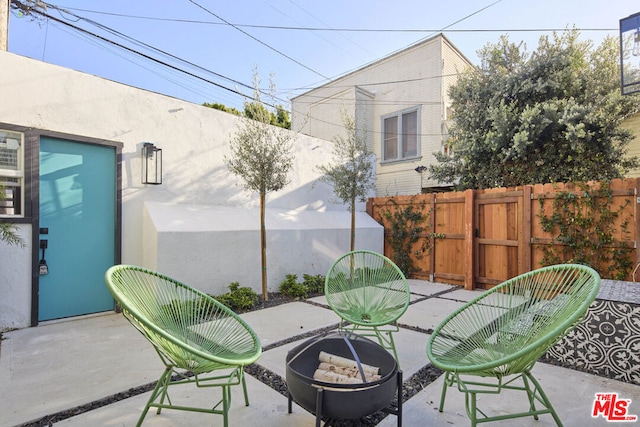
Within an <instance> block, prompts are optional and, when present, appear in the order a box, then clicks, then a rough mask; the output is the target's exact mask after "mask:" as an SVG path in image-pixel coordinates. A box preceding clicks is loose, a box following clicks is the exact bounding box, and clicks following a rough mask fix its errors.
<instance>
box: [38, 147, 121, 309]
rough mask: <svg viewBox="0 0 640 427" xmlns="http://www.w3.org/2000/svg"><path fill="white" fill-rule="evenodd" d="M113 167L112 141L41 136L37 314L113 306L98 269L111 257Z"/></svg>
mask: <svg viewBox="0 0 640 427" xmlns="http://www.w3.org/2000/svg"><path fill="white" fill-rule="evenodd" d="M115 171H116V149H115V148H114V147H108V146H99V145H93V144H82V143H77V142H72V141H66V140H62V139H54V138H46V137H42V138H41V140H40V241H41V243H42V241H43V240H46V241H47V243H46V246H47V248H46V249H45V253H44V259H45V261H46V264H47V268H48V273H47V274H41V275H40V281H39V295H38V320H50V319H58V318H62V317H69V316H77V315H81V314H89V313H97V312H101V311H107V310H112V309H113V306H114V303H113V299H112V297H111V294H109V291H108V290H107V287H106V286H105V284H104V272H105V271H106V270H107V268H109V267H110V266H112V265H113V264H114V260H115V226H116V218H115V212H116V176H115ZM35 231H37V230H35ZM40 258H41V259H42V249H40Z"/></svg>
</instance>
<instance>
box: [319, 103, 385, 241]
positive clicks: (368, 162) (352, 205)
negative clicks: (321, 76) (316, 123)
mask: <svg viewBox="0 0 640 427" xmlns="http://www.w3.org/2000/svg"><path fill="white" fill-rule="evenodd" d="M342 121H343V124H344V127H345V130H346V138H345V137H342V136H337V137H335V138H334V140H333V163H332V164H328V165H321V166H319V167H318V169H319V170H320V172H322V173H323V174H324V175H323V176H322V178H320V180H321V181H323V182H326V183H328V184H331V185H332V186H333V194H334V196H335V197H336V198H337V199H339V201H340V202H341V203H344V204H346V205H347V209H348V210H349V212H351V244H350V250H351V251H353V250H354V249H355V242H356V202H357V201H361V202H366V201H367V197H368V196H369V192H370V191H371V190H372V189H373V188H374V186H375V169H374V166H375V163H374V155H373V153H372V152H371V151H370V150H369V147H368V146H367V141H366V139H365V132H364V130H358V129H357V127H356V121H355V119H354V118H353V117H351V116H349V115H348V114H347V113H343V115H342Z"/></svg>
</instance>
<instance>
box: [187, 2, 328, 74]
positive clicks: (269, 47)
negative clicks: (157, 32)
mask: <svg viewBox="0 0 640 427" xmlns="http://www.w3.org/2000/svg"><path fill="white" fill-rule="evenodd" d="M189 2H190V3H193V4H194V5H195V6H197V7H199V8H200V9H202V10H204V11H205V12H207V13H209V14H210V15H212V16H215V17H216V18H218V19H219V20H221V21H222V22H224V23H225V24H227V25H229V26H231V27H233V28H235V29H236V30H238V31H240V32H241V33H242V34H244V35H246V36H247V37H250V38H251V39H253V40H255V41H257V42H258V43H260V44H261V45H263V46H265V47H267V48H268V49H271V50H272V51H274V52H276V53H277V54H279V55H282V56H283V57H285V58H287V59H288V60H290V61H292V62H294V63H296V64H298V65H300V66H301V67H303V68H305V69H307V70H309V71H311V72H312V73H314V74H316V75H318V76H320V77H322V78H324V79H326V80H329V77H327V76H325V75H324V74H322V73H319V72H317V71H316V70H314V69H313V68H310V67H308V66H306V65H304V64H303V63H302V62H300V61H298V60H296V59H293V58H292V57H290V56H289V55H287V54H286V53H283V52H281V51H279V50H278V49H276V48H275V47H273V46H271V45H269V44H267V43H265V42H263V41H262V40H260V39H259V38H257V37H254V36H252V35H251V34H249V33H248V32H246V31H244V30H243V29H242V28H240V27H238V26H237V25H235V24H232V23H231V22H229V21H227V20H226V19H224V18H222V17H221V16H219V15H216V14H215V13H213V12H212V11H210V10H209V9H207V8H205V7H204V6H202V5H200V4H199V3H197V2H196V1H195V0H189Z"/></svg>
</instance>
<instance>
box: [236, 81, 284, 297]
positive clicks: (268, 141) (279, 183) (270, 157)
mask: <svg viewBox="0 0 640 427" xmlns="http://www.w3.org/2000/svg"><path fill="white" fill-rule="evenodd" d="M253 80H254V81H253V83H254V92H253V100H251V101H245V106H244V108H245V117H243V119H242V122H241V124H240V125H239V127H238V130H237V132H236V133H235V134H234V135H233V136H232V138H231V141H230V144H229V148H230V154H229V155H228V156H225V157H224V162H225V164H226V165H227V168H228V169H229V170H230V171H231V172H232V173H234V174H235V175H237V176H238V177H240V178H241V179H242V181H243V184H242V185H243V187H244V188H245V189H246V190H249V191H255V192H257V193H258V194H259V195H260V247H261V261H262V300H263V301H267V300H268V299H269V295H268V292H267V234H266V228H265V220H264V217H265V200H266V195H267V193H269V192H272V191H278V190H280V189H282V188H283V187H284V186H285V185H287V184H288V183H289V178H288V174H289V171H290V170H291V168H292V166H293V157H292V154H291V141H292V139H293V135H294V134H293V133H291V132H290V131H286V130H283V129H281V128H278V127H276V126H272V125H271V124H270V123H271V113H270V111H269V110H268V109H267V108H266V107H265V106H264V105H263V104H262V103H261V102H260V89H259V83H260V79H259V77H258V74H257V72H255V73H254V79H253ZM270 88H271V94H273V93H275V92H274V91H275V87H274V85H273V81H271V84H270Z"/></svg>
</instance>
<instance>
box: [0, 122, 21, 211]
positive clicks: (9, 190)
mask: <svg viewBox="0 0 640 427" xmlns="http://www.w3.org/2000/svg"><path fill="white" fill-rule="evenodd" d="M23 159H24V138H23V134H21V133H19V132H12V131H6V130H1V129H0V191H2V192H3V193H4V196H3V197H0V215H3V216H21V215H22V210H23V206H22V205H23V203H22V201H23V199H24V197H23V192H24V160H23Z"/></svg>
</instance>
